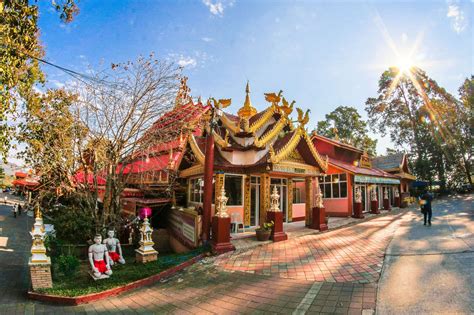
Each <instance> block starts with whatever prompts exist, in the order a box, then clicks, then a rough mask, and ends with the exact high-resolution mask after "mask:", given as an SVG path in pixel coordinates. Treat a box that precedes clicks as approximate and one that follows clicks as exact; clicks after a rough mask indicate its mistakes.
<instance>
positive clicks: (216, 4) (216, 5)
mask: <svg viewBox="0 0 474 315" xmlns="http://www.w3.org/2000/svg"><path fill="white" fill-rule="evenodd" d="M202 3H203V4H204V5H205V6H206V7H207V8H208V9H209V12H211V14H213V15H217V16H223V15H224V9H225V8H226V7H232V6H233V5H234V0H215V1H213V0H202Z"/></svg>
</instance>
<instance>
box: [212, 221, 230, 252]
mask: <svg viewBox="0 0 474 315" xmlns="http://www.w3.org/2000/svg"><path fill="white" fill-rule="evenodd" d="M211 247H212V252H213V253H216V254H222V253H225V252H229V251H233V250H235V247H234V245H232V243H231V242H230V218H219V217H213V218H212V241H211Z"/></svg>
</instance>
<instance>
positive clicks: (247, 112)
mask: <svg viewBox="0 0 474 315" xmlns="http://www.w3.org/2000/svg"><path fill="white" fill-rule="evenodd" d="M245 93H246V95H245V102H244V106H243V107H242V108H241V109H239V111H238V115H239V117H240V118H250V117H252V116H253V115H255V114H256V113H257V110H256V109H255V107H252V102H250V95H249V94H250V86H249V81H247V86H246V87H245Z"/></svg>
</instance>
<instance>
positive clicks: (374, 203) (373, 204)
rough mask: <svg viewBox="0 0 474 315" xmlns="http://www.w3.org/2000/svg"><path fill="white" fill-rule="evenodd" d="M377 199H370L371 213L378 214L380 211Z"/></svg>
mask: <svg viewBox="0 0 474 315" xmlns="http://www.w3.org/2000/svg"><path fill="white" fill-rule="evenodd" d="M378 203H379V202H378V201H377V200H371V201H370V213H372V214H379V213H380V211H379V208H378V207H379V205H378Z"/></svg>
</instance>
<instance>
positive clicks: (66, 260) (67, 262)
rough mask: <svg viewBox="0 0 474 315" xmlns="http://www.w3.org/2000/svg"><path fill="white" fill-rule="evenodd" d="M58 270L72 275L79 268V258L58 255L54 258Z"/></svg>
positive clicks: (66, 274)
mask: <svg viewBox="0 0 474 315" xmlns="http://www.w3.org/2000/svg"><path fill="white" fill-rule="evenodd" d="M56 264H57V268H58V271H59V272H60V273H62V274H64V275H65V276H71V277H72V276H74V275H75V274H76V272H77V270H78V269H79V265H80V263H79V260H78V259H77V258H76V257H75V256H71V255H60V256H59V257H58V258H57V260H56Z"/></svg>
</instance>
